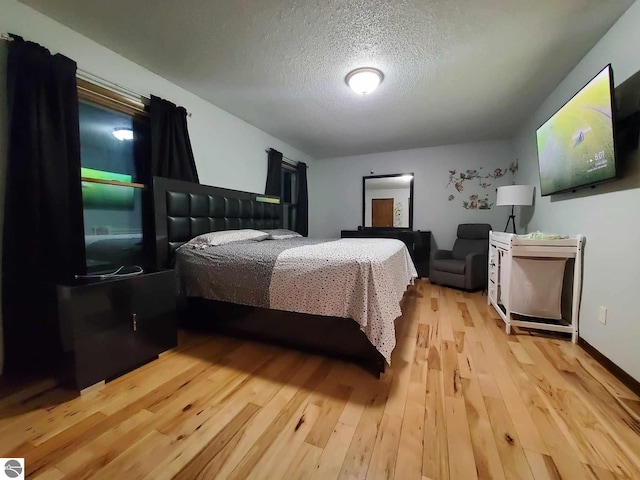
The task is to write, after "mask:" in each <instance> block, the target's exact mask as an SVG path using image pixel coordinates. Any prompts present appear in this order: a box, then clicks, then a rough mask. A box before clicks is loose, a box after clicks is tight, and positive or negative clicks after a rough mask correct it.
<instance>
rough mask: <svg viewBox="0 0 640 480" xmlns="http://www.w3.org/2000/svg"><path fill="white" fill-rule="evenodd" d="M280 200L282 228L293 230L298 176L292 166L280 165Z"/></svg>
mask: <svg viewBox="0 0 640 480" xmlns="http://www.w3.org/2000/svg"><path fill="white" fill-rule="evenodd" d="M280 175H281V177H280V178H281V188H282V191H281V193H280V199H281V202H282V210H283V212H282V213H283V225H282V226H283V228H288V229H290V230H295V228H296V209H297V206H298V174H297V173H296V169H295V167H294V166H292V165H289V164H288V163H284V162H283V163H282V170H281V174H280Z"/></svg>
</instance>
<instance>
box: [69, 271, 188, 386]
mask: <svg viewBox="0 0 640 480" xmlns="http://www.w3.org/2000/svg"><path fill="white" fill-rule="evenodd" d="M58 316H59V321H60V335H61V340H62V346H63V349H64V351H65V354H66V357H67V359H68V364H69V368H70V370H71V374H72V377H73V380H74V382H75V386H76V387H77V388H78V389H80V390H82V389H84V388H86V387H88V386H90V385H93V384H95V383H98V382H100V381H102V380H106V379H110V378H112V377H115V376H117V375H119V374H122V373H125V372H127V371H129V370H131V369H133V368H135V367H137V366H139V365H142V364H143V363H146V362H148V361H150V360H153V359H155V358H157V356H158V354H160V353H162V352H164V351H166V350H169V349H171V348H173V347H175V346H176V345H177V326H176V283H175V274H174V272H173V270H162V271H158V272H152V273H145V274H142V275H138V276H135V277H129V278H111V279H106V280H99V281H97V280H91V281H77V282H75V283H71V284H68V285H58Z"/></svg>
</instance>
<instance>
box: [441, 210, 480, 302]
mask: <svg viewBox="0 0 640 480" xmlns="http://www.w3.org/2000/svg"><path fill="white" fill-rule="evenodd" d="M490 230H491V225H489V224H487V223H463V224H460V225H458V239H457V240H456V241H455V243H454V244H453V249H452V250H436V251H435V252H433V253H432V254H431V261H430V264H429V281H430V282H431V283H436V284H440V285H449V286H451V287H457V288H464V289H465V290H478V289H481V288H482V289H484V288H486V287H487V263H488V254H489V231H490Z"/></svg>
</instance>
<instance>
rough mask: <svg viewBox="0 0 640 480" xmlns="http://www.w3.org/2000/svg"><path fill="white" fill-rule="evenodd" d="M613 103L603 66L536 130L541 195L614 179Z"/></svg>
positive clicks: (607, 72) (610, 83) (609, 77)
mask: <svg viewBox="0 0 640 480" xmlns="http://www.w3.org/2000/svg"><path fill="white" fill-rule="evenodd" d="M613 105H615V103H614V101H613V71H612V69H611V65H607V66H606V67H605V68H604V69H603V70H602V71H601V72H600V73H598V74H597V75H596V76H595V77H594V78H593V79H592V80H591V81H590V82H589V83H587V85H585V86H584V88H582V90H580V91H579V92H578V93H576V95H575V96H574V97H573V98H572V99H571V100H569V101H568V102H567V103H566V104H565V105H564V106H563V107H562V108H561V109H560V110H558V111H557V112H556V113H555V114H554V115H553V116H552V117H551V118H550V119H549V120H547V121H546V122H545V123H544V124H543V125H542V126H541V127H540V128H539V129H538V130H537V132H536V137H537V145H538V167H539V169H540V194H541V195H542V196H545V195H552V194H554V193H560V192H566V191H571V190H575V189H578V188H582V187H587V186H592V185H595V184H598V183H602V182H606V181H609V180H613V179H615V178H617V177H618V174H619V172H618V168H617V162H616V154H615V151H616V149H615V137H614V119H613V117H614V115H613V114H614V112H613Z"/></svg>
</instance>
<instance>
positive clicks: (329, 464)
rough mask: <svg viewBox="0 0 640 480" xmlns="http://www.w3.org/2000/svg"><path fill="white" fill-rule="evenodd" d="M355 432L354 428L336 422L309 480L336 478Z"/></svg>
mask: <svg viewBox="0 0 640 480" xmlns="http://www.w3.org/2000/svg"><path fill="white" fill-rule="evenodd" d="M355 432H356V427H355V426H352V425H346V424H344V423H340V422H338V424H337V425H336V427H335V428H334V430H333V434H332V435H331V437H329V441H328V442H327V445H326V447H325V448H324V450H323V451H322V455H320V458H319V459H318V462H317V463H316V465H315V471H314V473H313V476H312V477H311V480H328V479H335V478H338V475H339V474H340V470H341V468H342V464H343V463H344V459H345V457H346V455H347V451H348V450H349V445H350V444H351V441H352V440H353V436H354V435H355Z"/></svg>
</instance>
